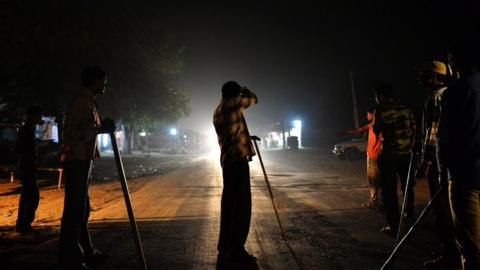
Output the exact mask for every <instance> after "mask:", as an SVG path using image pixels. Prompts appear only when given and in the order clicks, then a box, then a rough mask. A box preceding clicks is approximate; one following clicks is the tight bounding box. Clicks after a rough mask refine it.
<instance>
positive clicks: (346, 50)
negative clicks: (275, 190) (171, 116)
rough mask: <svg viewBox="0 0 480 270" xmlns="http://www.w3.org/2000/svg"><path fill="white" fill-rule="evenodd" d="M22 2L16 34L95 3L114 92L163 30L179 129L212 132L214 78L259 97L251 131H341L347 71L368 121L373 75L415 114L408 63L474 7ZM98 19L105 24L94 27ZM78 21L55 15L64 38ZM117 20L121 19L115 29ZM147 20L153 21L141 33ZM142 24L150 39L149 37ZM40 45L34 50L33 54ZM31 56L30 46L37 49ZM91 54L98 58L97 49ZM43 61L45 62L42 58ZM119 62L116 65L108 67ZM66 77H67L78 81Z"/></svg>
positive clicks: (450, 40) (463, 21) (447, 36)
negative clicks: (183, 115) (291, 124)
mask: <svg viewBox="0 0 480 270" xmlns="http://www.w3.org/2000/svg"><path fill="white" fill-rule="evenodd" d="M21 2H25V4H23V5H21V6H23V10H27V9H29V8H31V7H32V6H35V7H36V9H37V10H38V11H37V12H34V13H32V14H35V16H36V17H35V18H32V16H30V15H29V14H30V13H28V12H22V13H21V14H24V15H23V16H24V17H21V19H20V21H18V22H24V20H27V21H31V22H29V23H26V24H24V26H23V27H24V29H18V30H17V31H19V32H22V31H24V32H28V31H29V29H30V28H34V27H35V24H36V21H37V20H40V18H42V17H45V16H47V17H52V18H57V17H59V16H61V15H62V16H63V17H62V18H61V19H58V21H59V22H60V23H57V22H56V21H55V20H54V19H52V20H48V21H50V23H53V24H55V23H56V24H62V23H69V25H70V26H72V25H74V24H75V20H78V21H81V20H83V23H85V18H89V16H88V14H89V12H91V13H95V14H96V15H95V16H96V17H95V18H96V21H95V22H92V23H90V24H92V25H93V26H90V27H92V28H91V29H94V30H95V31H96V30H97V28H98V29H100V30H98V34H97V36H94V37H96V38H99V39H101V38H103V39H112V40H114V41H115V42H116V43H115V44H120V45H119V46H116V47H118V48H117V49H118V50H117V51H116V50H115V49H112V45H115V44H111V43H108V42H105V41H102V42H98V40H96V38H92V39H91V40H90V41H89V42H90V43H91V44H88V45H89V46H91V48H94V49H96V50H97V51H98V52H97V53H100V54H101V53H102V52H104V50H109V49H110V50H111V53H110V55H111V57H114V58H115V57H116V58H115V59H114V60H115V61H113V62H112V63H109V65H110V66H107V68H108V67H110V69H111V70H110V71H109V70H107V73H109V72H110V74H112V73H115V72H116V73H115V74H112V76H111V80H112V82H111V85H112V91H115V87H116V84H117V86H118V85H120V84H122V83H124V81H125V80H130V81H132V80H133V81H134V80H135V78H136V77H134V79H132V78H131V77H129V78H126V76H125V78H123V77H122V76H123V75H122V74H123V73H124V72H123V71H122V70H121V69H122V68H124V69H127V68H130V69H138V72H139V73H141V72H143V70H145V72H148V70H149V66H148V64H149V63H150V62H151V61H148V60H149V59H148V53H149V52H148V51H147V50H145V51H140V52H139V51H138V50H143V49H142V48H147V49H149V50H150V49H152V48H155V47H157V46H158V47H160V46H163V45H164V44H156V43H155V40H164V39H163V38H161V37H160V36H161V35H158V33H162V35H163V34H166V36H167V37H168V38H167V40H168V41H169V43H170V44H169V45H170V46H172V47H175V48H184V49H183V50H182V52H183V53H182V55H181V59H182V61H183V71H182V73H181V74H180V78H179V79H180V83H181V84H183V85H184V86H185V89H186V92H187V93H189V95H190V100H191V104H190V107H191V114H190V116H189V117H188V118H187V119H183V120H181V122H180V127H182V128H186V129H195V130H199V131H206V130H209V129H210V130H211V128H212V114H213V110H214V109H215V107H216V105H217V103H218V101H219V99H220V89H221V86H222V84H223V83H224V82H226V81H228V80H236V81H238V82H239V83H240V84H241V85H245V86H247V87H248V88H250V89H251V90H252V91H254V92H255V93H256V94H257V95H258V97H259V104H258V105H256V106H254V107H252V108H251V109H249V110H248V112H247V120H248V122H249V123H250V128H251V129H253V128H255V127H264V126H268V125H271V124H273V123H275V122H280V121H282V120H288V121H290V120H293V119H294V118H301V119H302V120H304V123H305V124H304V125H305V128H306V129H305V130H306V131H307V130H320V129H324V130H326V129H329V130H332V131H334V130H336V131H339V130H341V129H344V128H349V127H352V126H353V116H352V106H351V105H352V100H351V89H350V80H349V72H353V73H354V76H355V80H356V81H355V82H356V88H357V97H358V105H359V106H358V110H359V117H360V119H361V123H365V120H364V117H363V116H364V113H365V110H366V108H367V107H368V106H370V105H372V104H373V100H372V99H373V89H374V88H375V86H377V85H378V84H379V83H391V84H393V86H394V90H395V93H396V95H397V97H398V99H400V100H401V101H402V102H404V103H407V104H408V105H410V106H412V107H413V108H414V109H415V111H416V112H417V113H418V112H419V110H420V108H421V105H422V103H423V100H424V98H425V93H424V90H422V89H420V87H419V86H418V84H417V82H416V77H417V74H416V72H415V69H414V68H415V66H419V65H420V64H421V63H422V62H423V61H424V60H431V59H433V58H438V57H439V56H444V55H445V51H446V49H447V48H449V47H451V46H452V44H454V41H455V40H456V39H457V38H459V37H462V36H464V35H465V34H469V33H472V32H474V31H477V30H474V29H478V23H477V20H478V19H477V18H478V17H479V16H478V14H480V8H479V6H480V4H479V2H480V1H467V2H465V1H450V2H452V3H453V4H452V3H450V4H445V3H444V1H411V2H410V1H408V2H406V3H405V1H402V2H401V3H396V4H395V3H392V1H358V0H357V1H310V2H307V1H289V2H285V3H280V2H279V1H235V2H234V1H223V2H218V3H217V2H212V1H173V0H169V1H141V2H140V1H137V2H129V1H119V2H116V1H111V0H110V1H107V0H106V1H101V2H98V3H97V1H93V0H84V1H77V2H69V3H68V4H63V3H62V1H57V0H51V1H50V2H51V3H50V4H51V5H52V6H54V7H55V9H51V8H50V7H49V6H44V5H42V4H39V3H36V2H35V3H34V2H32V3H28V2H29V1H21ZM445 2H446V1H445ZM80 7H81V8H80ZM25 14H27V15H25ZM92 18H93V17H92ZM87 20H88V19H87ZM0 21H1V20H0ZM102 22H104V23H103V25H99V26H98V27H97V26H96V25H95V24H102ZM153 22H154V23H153ZM79 25H81V24H79ZM87 25H88V24H87ZM48 27H51V26H48ZM78 27H81V26H77V27H76V28H75V27H72V29H73V30H72V29H70V28H67V27H63V28H65V29H63V28H62V27H61V25H60V26H58V27H56V28H58V29H59V31H60V32H61V33H67V34H64V35H63V36H67V38H69V37H70V36H75V35H76V33H75V31H77V32H80V33H81V32H82V29H78ZM122 27H125V28H128V29H125V31H124V30H122ZM152 27H153V28H155V30H151V29H150V30H149V31H142V30H143V29H147V28H152ZM52 28H55V27H52ZM157 28H159V29H157ZM160 28H161V29H160ZM84 31H90V29H86V30H84ZM46 32H47V33H48V31H46ZM70 32H71V33H70ZM137 32H141V34H137ZM149 34H150V35H158V36H159V38H158V39H156V38H155V37H151V36H150V37H147V36H146V35H149ZM77 35H79V34H78V33H77ZM20 36H21V35H20ZM135 39H141V40H142V41H141V42H138V43H141V44H140V45H139V46H137V44H136V43H135V42H132V43H131V44H130V43H129V40H135ZM33 40H34V39H33ZM45 40H46V41H45V42H44V43H45V44H44V47H46V48H50V47H49V43H52V44H55V46H56V47H57V48H61V47H62V46H63V44H64V43H62V42H61V41H62V40H55V39H52V38H51V39H45ZM116 40H119V41H118V42H117V41H116ZM57 43H58V44H57ZM97 43H98V44H97ZM121 43H125V44H127V43H128V44H127V45H128V46H127V45H126V46H123V47H122V46H121V45H122V44H121ZM97 45H98V46H97ZM27 46H28V45H27ZM33 46H34V45H33ZM72 46H73V47H72V48H67V49H66V52H64V53H65V54H66V55H68V56H70V55H73V56H75V55H76V54H78V53H77V52H76V51H81V50H77V48H81V47H78V46H83V45H82V44H76V43H75V42H74V43H73V45H72ZM102 46H103V47H102ZM129 46H130V47H129ZM42 48H43V47H41V48H40V49H38V51H39V52H42V50H43V49H42ZM139 48H140V49H139ZM88 50H89V49H88ZM64 51H65V50H64ZM70 52H71V53H70ZM119 52H121V53H119ZM7 53H8V52H7ZM126 54H129V55H126ZM20 55H22V54H21V53H20ZM32 55H33V56H35V52H34V53H33V54H32ZM112 55H113V56H112ZM90 57H91V58H92V59H95V54H92V55H91V56H90ZM128 57H130V58H128ZM132 57H133V58H132ZM141 57H144V58H141ZM77 58H78V57H77ZM117 58H118V59H117ZM137 58H138V59H137ZM92 59H86V60H92ZM122 59H123V60H122ZM46 60H47V62H48V60H49V58H48V57H46ZM81 60H83V59H81ZM116 60H119V61H116ZM120 60H122V61H123V62H122V61H120ZM42 61H44V60H41V61H39V62H42ZM52 61H53V60H52ZM55 61H57V60H55ZM64 61H70V60H69V59H68V57H66V59H61V61H59V62H61V63H60V64H62V63H63V62H64ZM77 61H78V59H77ZM24 62H25V63H26V65H27V66H28V65H30V64H32V63H30V64H29V62H28V59H26V60H25V61H24ZM78 62H79V63H80V62H81V61H78ZM117 62H118V63H122V64H117V65H115V63H117ZM99 64H102V63H99ZM35 65H36V66H39V67H40V68H37V69H41V70H44V69H45V70H48V68H45V67H48V65H47V64H45V65H43V64H42V63H36V64H35ZM35 65H34V66H35ZM112 65H114V67H115V69H116V70H115V71H113V68H111V67H112ZM59 68H60V69H61V65H60V67H59ZM71 69H72V70H75V72H74V73H72V74H77V69H78V67H77V66H74V67H73V68H71ZM75 76H76V75H75ZM72 78H73V75H72ZM138 78H141V77H138ZM138 78H137V80H138ZM122 80H123V81H122ZM70 81H71V83H70V84H77V82H74V81H73V80H70ZM48 87H51V86H50V85H48ZM62 87H63V86H59V87H58V88H59V89H63V88H62ZM67 87H68V88H70V87H71V86H69V85H68V86H67ZM136 88H141V87H136ZM105 101H106V102H107V101H108V100H105ZM100 103H101V100H100Z"/></svg>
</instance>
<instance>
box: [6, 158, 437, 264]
mask: <svg viewBox="0 0 480 270" xmlns="http://www.w3.org/2000/svg"><path fill="white" fill-rule="evenodd" d="M262 153H263V155H264V160H265V165H266V167H267V170H268V174H269V177H270V181H271V183H272V187H273V190H274V194H275V196H276V203H277V205H278V207H279V210H280V214H281V219H282V222H283V223H284V226H285V229H286V233H287V237H288V241H289V243H290V245H291V246H292V248H293V251H294V253H295V254H296V256H297V257H298V258H299V259H300V261H301V264H302V267H301V268H300V267H299V266H298V265H297V264H296V262H295V261H294V259H293V257H292V254H291V253H290V252H289V250H288V249H287V247H286V245H285V243H284V242H283V241H282V239H281V238H280V233H279V229H278V224H277V223H276V220H275V216H274V213H273V210H272V207H271V202H270V199H269V197H268V192H267V190H266V188H265V183H264V178H263V174H262V172H261V168H260V166H259V163H258V159H254V161H253V162H252V163H250V167H251V178H252V195H253V205H254V207H253V217H252V225H251V230H250V235H249V239H248V240H247V249H248V250H249V251H250V252H251V253H253V254H254V255H255V256H257V257H258V263H257V265H256V266H255V267H253V268H252V269H379V268H380V266H381V265H382V263H383V261H384V260H385V259H386V257H387V256H388V254H389V252H390V251H391V250H392V248H393V246H394V240H393V239H392V238H390V237H388V236H387V235H384V234H382V233H380V232H378V230H379V229H380V228H381V227H382V226H383V225H384V224H385V218H384V216H383V213H382V212H380V211H376V210H370V209H363V208H362V207H361V204H362V203H364V202H365V201H366V200H367V199H368V191H367V186H366V179H365V169H364V168H365V161H356V162H349V161H340V160H337V159H336V158H334V157H332V156H331V155H330V153H329V151H328V150H300V151H265V152H262ZM174 158H177V159H178V160H177V161H172V160H173V158H172V160H169V161H166V160H163V161H162V159H161V158H160V159H159V160H158V164H160V165H157V166H159V167H161V168H163V170H159V171H158V172H157V173H156V175H151V176H147V177H140V178H136V179H132V180H130V181H129V185H130V189H131V192H132V194H131V195H132V202H133V206H134V209H135V214H136V217H137V219H138V226H139V230H140V233H141V237H142V240H143V241H142V242H143V245H144V250H145V255H146V259H147V264H148V266H149V269H215V268H216V254H217V253H216V241H217V238H218V225H219V210H220V209H219V208H220V206H219V205H220V196H221V190H222V178H221V171H220V167H219V165H218V157H216V156H213V157H212V156H201V157H190V158H185V157H174ZM150 159H152V157H150ZM131 161H132V162H131V165H129V166H132V167H131V168H139V166H138V162H139V160H136V161H135V162H133V160H131ZM151 161H152V160H151ZM127 162H128V159H126V160H125V163H127ZM162 162H163V163H162ZM165 162H166V163H165ZM142 163H145V162H142ZM134 164H136V165H134ZM150 164H156V163H155V162H153V161H152V162H151V163H150ZM161 164H164V165H161ZM168 164H170V165H168ZM100 167H101V165H100V164H99V165H98V166H97V168H100ZM105 168H108V166H106V167H105ZM99 170H100V169H99ZM146 170H147V171H148V168H147V169H146ZM100 171H104V170H100ZM161 172H163V173H161ZM158 173H161V174H160V175H158ZM51 184H52V183H51V182H50V185H48V182H45V184H44V186H45V187H44V188H42V190H41V197H42V199H41V203H40V208H39V211H38V213H37V219H36V221H35V224H34V225H35V226H36V227H37V228H39V229H40V230H43V231H44V234H43V237H40V239H38V238H36V239H28V238H27V239H25V237H20V236H18V235H15V234H14V233H13V232H12V225H13V224H14V221H15V218H16V204H17V202H18V184H16V183H14V184H10V183H5V182H2V183H1V184H0V197H1V200H0V224H1V225H2V227H3V234H2V241H0V252H1V253H0V254H2V255H3V257H4V258H8V259H9V260H10V261H11V262H10V264H9V266H8V267H10V268H11V269H31V268H36V269H57V266H56V260H57V258H56V248H57V237H58V224H59V218H60V215H61V211H62V202H63V192H62V191H57V190H56V189H55V188H54V187H52V186H51ZM90 194H91V199H92V207H93V209H92V214H91V219H90V220H91V225H90V228H91V232H92V238H93V241H94V243H96V246H97V248H99V249H101V250H103V251H105V252H107V253H108V254H110V255H111V257H110V258H109V259H108V260H107V262H106V263H105V264H104V265H102V266H100V267H99V268H98V269H136V268H137V260H136V256H135V249H134V245H133V241H132V237H131V232H130V227H129V223H128V220H127V215H126V210H125V206H124V202H123V197H122V193H121V189H120V185H119V183H118V182H117V181H112V180H102V178H100V179H97V180H96V181H94V182H93V184H92V186H91V189H90ZM416 199H417V208H418V211H419V210H420V209H421V208H422V206H423V205H424V204H425V202H426V200H427V199H428V192H427V190H426V183H425V181H424V180H423V181H422V180H421V179H420V180H419V182H418V184H417V194H416ZM436 246H437V241H436V239H435V236H434V234H433V233H432V224H431V220H427V222H426V224H425V225H424V226H422V228H421V230H420V232H419V233H417V234H416V236H415V237H414V239H413V240H412V241H411V243H410V244H409V245H408V246H407V247H406V248H405V249H404V250H403V251H402V253H401V254H400V257H399V259H398V260H397V261H396V262H397V263H396V264H395V268H394V269H422V268H423V267H422V261H423V260H425V259H427V258H428V257H429V255H430V254H431V252H432V251H433V250H434V249H435V247H436ZM8 267H7V268H8ZM2 269H3V267H2Z"/></svg>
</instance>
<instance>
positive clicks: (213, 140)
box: [207, 127, 220, 162]
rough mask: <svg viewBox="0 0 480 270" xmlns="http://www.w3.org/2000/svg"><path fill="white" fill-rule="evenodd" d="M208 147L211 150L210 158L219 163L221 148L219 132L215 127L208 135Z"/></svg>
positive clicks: (209, 152)
mask: <svg viewBox="0 0 480 270" xmlns="http://www.w3.org/2000/svg"><path fill="white" fill-rule="evenodd" d="M207 147H208V149H210V151H208V157H209V158H210V159H212V160H215V161H217V162H218V161H219V160H220V146H219V145H218V138H217V132H216V131H215V128H213V127H212V128H210V129H209V130H208V133H207Z"/></svg>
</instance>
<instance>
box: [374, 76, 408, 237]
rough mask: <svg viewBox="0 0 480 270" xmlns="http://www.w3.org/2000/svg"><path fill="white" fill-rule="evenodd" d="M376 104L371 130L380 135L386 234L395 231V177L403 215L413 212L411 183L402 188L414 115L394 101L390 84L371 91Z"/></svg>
mask: <svg viewBox="0 0 480 270" xmlns="http://www.w3.org/2000/svg"><path fill="white" fill-rule="evenodd" d="M375 99H376V101H377V103H378V107H377V108H376V110H375V121H374V123H373V131H374V132H375V134H377V136H378V135H380V134H382V138H383V139H382V150H381V152H380V155H379V157H378V168H379V171H380V177H381V185H382V194H383V202H384V206H385V214H386V217H387V222H388V226H386V227H384V228H382V229H381V231H382V232H385V233H388V234H390V235H393V234H396V233H397V230H398V229H399V228H398V225H399V222H400V213H399V207H398V196H397V176H399V177H400V182H401V187H402V191H403V192H408V201H407V202H406V203H407V204H406V208H405V209H406V212H405V213H406V215H407V216H409V217H410V218H412V217H413V214H414V200H415V198H414V196H415V194H414V191H413V187H414V184H415V182H414V181H413V180H414V179H411V181H412V184H411V185H410V187H409V189H408V190H406V184H407V183H406V182H407V177H408V168H409V162H410V155H411V153H412V147H413V141H414V137H415V128H416V126H415V125H416V124H415V117H414V115H413V113H412V111H411V110H410V109H409V108H408V107H407V106H405V105H403V104H400V103H398V102H396V101H395V100H394V99H393V97H392V87H391V86H390V85H382V86H380V87H378V88H377V90H376V92H375Z"/></svg>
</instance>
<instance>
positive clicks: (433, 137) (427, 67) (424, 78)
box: [419, 61, 460, 268]
mask: <svg viewBox="0 0 480 270" xmlns="http://www.w3.org/2000/svg"><path fill="white" fill-rule="evenodd" d="M419 75H420V76H419V83H420V85H421V86H422V87H423V88H424V89H425V90H426V91H427V94H428V97H427V100H426V101H425V105H424V108H423V117H422V128H421V130H420V131H421V136H419V138H420V140H421V144H422V147H421V157H423V158H421V159H423V167H422V168H423V169H424V174H425V178H426V179H427V180H428V186H429V189H430V197H431V198H433V196H434V195H435V194H436V193H437V192H438V191H439V190H440V182H439V172H438V162H437V130H438V120H439V118H440V102H441V99H442V96H443V93H444V92H445V90H446V89H447V86H446V84H445V81H446V78H447V65H445V64H444V63H443V62H441V61H428V62H425V63H424V65H423V67H422V68H421V69H420V70H419ZM442 191H443V192H442V193H441V194H440V195H439V196H440V198H439V199H437V204H436V207H435V209H434V214H435V225H436V226H435V228H436V230H437V233H438V237H439V239H440V243H441V253H440V254H439V255H437V256H436V257H434V258H432V260H430V261H426V262H425V263H424V265H425V266H426V267H429V268H435V267H455V266H459V265H460V255H459V253H458V249H457V247H456V245H455V238H454V236H453V222H452V216H451V214H450V206H449V203H448V192H447V187H443V189H442Z"/></svg>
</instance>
